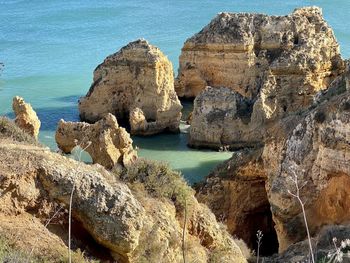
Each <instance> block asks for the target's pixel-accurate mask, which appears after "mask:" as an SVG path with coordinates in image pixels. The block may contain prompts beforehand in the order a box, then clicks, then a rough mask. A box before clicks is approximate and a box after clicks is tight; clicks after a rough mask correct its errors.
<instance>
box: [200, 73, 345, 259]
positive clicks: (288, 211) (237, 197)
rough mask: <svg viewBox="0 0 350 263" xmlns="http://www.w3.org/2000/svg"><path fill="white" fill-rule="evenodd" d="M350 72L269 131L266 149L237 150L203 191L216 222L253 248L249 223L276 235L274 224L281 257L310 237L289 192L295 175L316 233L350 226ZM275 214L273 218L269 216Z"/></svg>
mask: <svg viewBox="0 0 350 263" xmlns="http://www.w3.org/2000/svg"><path fill="white" fill-rule="evenodd" d="M347 75H348V73H346V74H344V75H341V76H339V77H338V78H337V79H336V80H335V81H334V82H333V83H332V84H331V85H330V88H329V89H327V90H326V91H324V92H322V93H320V94H319V95H318V96H316V97H315V103H314V104H313V105H311V106H310V107H309V108H308V109H304V110H302V111H300V112H298V113H295V114H291V115H289V116H287V117H286V118H284V119H282V120H280V121H279V122H277V123H276V124H274V125H272V126H271V127H269V128H268V130H267V132H266V135H265V138H264V139H263V142H264V146H263V147H262V148H258V149H245V150H242V151H241V152H238V153H235V154H234V155H233V157H232V158H231V159H230V160H229V161H228V162H226V163H224V164H223V165H222V166H221V167H219V168H217V170H216V171H215V172H214V173H213V174H211V176H209V177H208V178H207V180H206V182H205V183H204V184H203V185H201V186H200V187H199V193H198V194H197V197H198V200H199V201H202V202H204V203H206V204H208V206H209V208H211V209H212V211H213V212H214V213H215V215H216V217H217V218H223V220H224V221H225V222H226V224H227V225H228V229H229V231H230V232H231V233H232V234H235V235H238V236H240V237H242V238H243V239H244V240H245V241H246V242H247V243H248V244H249V242H250V241H249V236H245V235H247V234H248V235H249V234H250V235H252V232H249V229H251V231H255V230H254V227H249V224H250V222H254V226H255V227H258V228H260V227H261V228H265V232H267V233H269V232H270V233H271V234H273V231H272V230H273V228H272V227H274V228H275V231H276V235H277V238H278V247H279V251H280V252H282V251H285V250H286V249H287V248H288V247H289V246H290V245H292V244H294V243H296V242H298V241H301V240H304V239H305V237H306V231H305V226H304V221H303V215H302V210H301V207H300V204H299V203H298V201H297V199H295V198H294V197H293V196H292V195H290V194H289V192H288V191H291V192H292V193H294V192H295V191H296V188H295V185H294V184H293V182H292V181H291V180H290V178H294V176H295V175H297V177H298V183H299V187H301V188H302V189H301V192H300V197H301V199H302V200H303V202H304V203H305V209H306V216H307V219H308V224H309V229H310V233H311V235H313V236H314V235H316V234H317V233H318V232H319V231H320V229H321V228H322V227H324V226H327V225H334V224H345V225H346V224H348V222H349V221H350V214H349V213H348V211H349V209H350V207H349V205H348V204H349V201H350V200H349V196H350V190H349V189H350V179H349V178H350V166H349V163H350V141H349V138H350V133H349V131H350V91H349V90H347V89H346V87H347V81H348V79H347ZM302 186H303V187H302ZM264 207H265V208H264ZM259 209H261V210H260V211H261V212H262V214H261V216H262V218H261V219H260V223H259V222H256V221H254V220H256V219H257V218H259V216H257V215H256V214H255V212H257V213H258V212H259ZM271 213H272V220H271V218H270V219H269V217H270V214H271ZM258 221H259V220H258ZM256 224H257V225H256ZM276 246H277V244H276ZM276 262H277V261H276ZM287 262H289V261H287ZM291 262H292V261H291Z"/></svg>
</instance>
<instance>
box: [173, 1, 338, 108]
mask: <svg viewBox="0 0 350 263" xmlns="http://www.w3.org/2000/svg"><path fill="white" fill-rule="evenodd" d="M342 67H343V66H342V59H341V57H340V52H339V46H338V43H337V41H336V39H335V37H334V33H333V30H332V29H331V28H330V27H329V26H328V24H327V23H326V21H325V20H324V18H323V16H322V11H321V9H320V8H318V7H306V8H300V9H296V10H295V11H294V12H293V13H291V14H289V15H286V16H268V15H264V14H250V13H220V14H218V15H217V16H216V17H215V18H214V19H213V20H212V21H211V22H210V23H209V25H207V26H206V27H204V28H203V29H202V30H201V31H200V32H199V33H197V34H195V35H194V36H193V37H191V38H189V39H188V40H187V41H186V42H185V44H184V46H183V48H182V53H181V56H180V68H179V74H178V77H177V81H176V91H177V93H178V95H179V96H181V97H182V96H184V97H195V96H197V95H198V94H199V93H200V91H201V90H203V89H204V88H205V87H206V86H213V87H229V88H231V89H232V90H235V91H237V92H238V93H240V94H241V95H243V96H245V97H248V98H255V97H257V95H258V94H259V93H262V94H264V98H261V99H262V100H263V101H264V103H265V104H266V105H267V106H269V108H271V110H272V111H273V112H275V111H276V110H275V109H274V106H275V105H277V104H281V103H280V102H282V100H283V99H287V98H288V99H287V101H286V102H285V103H286V104H287V105H279V109H278V110H281V109H283V107H284V106H286V107H287V108H288V110H289V108H291V109H295V106H297V107H298V106H299V105H303V104H308V102H310V100H312V98H311V97H312V95H313V94H314V93H315V92H316V91H318V90H320V89H325V88H326V87H327V86H328V84H329V82H330V80H331V79H332V78H333V77H334V75H337V74H338V72H339V70H341V69H342ZM260 90H262V91H260ZM276 93H278V94H277V96H276ZM310 96H311V97H310ZM276 102H277V103H276Z"/></svg>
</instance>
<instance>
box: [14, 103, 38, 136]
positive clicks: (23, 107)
mask: <svg viewBox="0 0 350 263" xmlns="http://www.w3.org/2000/svg"><path fill="white" fill-rule="evenodd" d="M12 108H13V111H14V113H15V116H16V119H15V123H16V124H17V126H18V127H20V128H21V129H22V130H23V131H25V132H26V133H28V134H30V135H32V136H33V137H35V138H36V139H37V138H38V135H39V129H40V126H41V122H40V120H39V118H38V116H37V115H36V112H35V111H34V110H33V108H32V106H31V105H30V104H29V103H26V102H25V101H24V99H23V98H21V97H18V96H16V97H14V98H13V103H12Z"/></svg>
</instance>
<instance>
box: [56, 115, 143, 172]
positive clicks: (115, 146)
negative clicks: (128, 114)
mask: <svg viewBox="0 0 350 263" xmlns="http://www.w3.org/2000/svg"><path fill="white" fill-rule="evenodd" d="M55 139H56V143H57V146H58V148H59V149H61V150H62V151H63V152H64V153H71V152H72V150H73V149H74V148H75V147H77V146H79V147H80V148H82V149H85V151H86V152H88V153H89V154H90V156H91V158H92V161H93V162H94V163H98V164H101V165H103V166H104V167H106V168H107V169H111V168H113V167H114V166H115V165H116V164H121V165H123V166H125V165H130V164H131V163H132V162H134V161H135V160H136V158H137V153H136V151H135V150H134V149H133V146H132V142H133V141H132V139H131V138H130V135H129V133H128V132H127V131H126V130H125V129H124V128H122V127H120V126H119V125H118V122H117V119H116V118H115V117H114V115H112V114H110V113H109V114H107V115H106V116H105V117H104V118H103V119H101V120H99V121H98V122H96V123H94V124H88V123H86V122H65V121H64V120H60V121H59V123H58V127H57V131H56V136H55Z"/></svg>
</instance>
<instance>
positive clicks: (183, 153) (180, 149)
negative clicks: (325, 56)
mask: <svg viewBox="0 0 350 263" xmlns="http://www.w3.org/2000/svg"><path fill="white" fill-rule="evenodd" d="M311 5H317V6H320V7H322V8H323V13H324V16H325V18H326V19H327V21H328V23H329V24H330V25H331V26H332V27H333V29H334V31H335V34H336V37H337V39H338V41H339V43H340V45H341V51H342V54H343V57H344V58H347V57H349V55H350V29H349V26H348V23H349V22H348V21H349V15H350V1H349V0H314V1H305V0H293V1H292V0H284V1H280V0H215V1H214V0H152V1H148V0H115V1H87V0H76V1H64V0H63V1H62V0H61V1H57V0H50V1H47V0H45V1H44V0H40V1H39V0H30V1H29V0H25V1H1V0H0V62H2V63H4V64H5V66H4V68H3V71H2V73H1V75H0V114H2V115H5V114H6V115H8V114H10V115H11V111H12V109H11V102H12V97H13V96H15V95H20V96H22V97H24V99H25V100H26V101H27V102H30V103H31V104H32V106H33V107H34V109H35V110H36V111H37V113H38V115H39V118H40V119H41V122H42V127H41V133H40V141H41V142H42V143H44V144H46V145H48V146H50V147H51V148H52V149H53V150H55V149H56V148H57V147H56V144H55V141H54V131H55V129H56V124H57V122H58V120H59V119H61V118H63V119H65V120H72V121H77V120H78V110H77V100H78V98H79V97H80V96H83V95H85V93H86V92H87V91H88V89H89V86H90V84H91V81H92V72H93V70H94V69H95V67H96V66H97V65H98V64H99V63H101V62H102V61H103V59H104V58H105V57H106V56H107V55H109V54H111V53H114V52H116V51H117V50H119V49H120V48H121V47H122V46H124V45H126V44H127V43H128V42H130V41H133V40H136V39H138V38H145V39H147V40H148V41H149V42H150V43H152V44H154V45H156V46H158V47H159V48H160V49H161V50H162V51H163V52H164V53H165V54H166V55H167V56H168V57H169V59H170V60H171V61H172V62H173V65H174V70H175V74H176V73H177V67H178V57H179V54H180V51H181V47H182V45H183V43H184V41H185V40H186V39H187V38H188V37H190V36H192V35H193V34H194V33H196V32H198V31H199V30H200V29H201V28H202V27H204V26H205V25H206V24H208V23H209V21H210V20H211V19H212V18H213V17H214V16H215V15H216V14H217V13H219V12H223V11H228V12H258V13H267V14H276V15H284V14H288V13H290V12H291V11H293V9H294V8H296V7H301V6H311ZM190 107H191V105H190V104H188V103H187V104H186V107H185V108H186V109H187V110H188V109H189V108H190ZM182 131H183V132H182V133H180V134H175V135H174V134H172V135H171V134H161V135H157V136H152V137H147V138H140V137H134V138H133V139H134V142H135V145H137V146H138V147H139V148H140V150H139V155H140V156H142V157H145V158H149V159H155V160H163V161H166V162H168V163H169V164H170V165H171V167H173V168H175V169H177V170H179V171H181V172H182V173H183V175H184V176H185V178H186V179H187V180H188V181H190V182H191V183H193V182H197V181H199V180H201V179H202V178H203V177H204V176H206V175H207V174H208V173H209V171H210V170H211V169H213V168H214V167H215V166H216V165H217V164H218V163H220V162H222V161H223V160H225V159H228V158H229V157H230V156H231V153H227V152H226V153H220V152H212V151H198V150H193V149H189V148H188V147H187V146H186V142H187V139H186V136H187V134H186V127H185V126H182Z"/></svg>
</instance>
